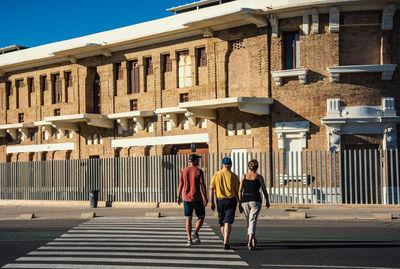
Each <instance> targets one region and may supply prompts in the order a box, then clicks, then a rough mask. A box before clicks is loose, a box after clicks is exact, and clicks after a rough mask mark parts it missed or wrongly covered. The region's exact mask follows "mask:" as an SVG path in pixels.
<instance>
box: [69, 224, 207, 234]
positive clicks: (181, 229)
mask: <svg viewBox="0 0 400 269" xmlns="http://www.w3.org/2000/svg"><path fill="white" fill-rule="evenodd" d="M99 228H101V229H102V230H136V231H148V230H151V231H159V230H160V231H181V232H183V233H184V232H186V229H185V228H182V227H181V226H180V227H179V228H178V227H177V228H171V227H141V226H140V227H130V226H129V227H128V226H127V227H121V226H101V225H99V226H96V227H92V226H79V227H75V228H74V230H91V229H99ZM204 231H213V230H212V229H211V228H204V227H202V228H201V230H200V233H203V232H204Z"/></svg>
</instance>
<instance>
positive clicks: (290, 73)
mask: <svg viewBox="0 0 400 269" xmlns="http://www.w3.org/2000/svg"><path fill="white" fill-rule="evenodd" d="M307 73H308V69H307V68H301V69H288V70H279V71H272V77H273V78H274V81H275V84H276V86H282V79H283V78H288V77H298V78H299V81H300V84H306V83H307Z"/></svg>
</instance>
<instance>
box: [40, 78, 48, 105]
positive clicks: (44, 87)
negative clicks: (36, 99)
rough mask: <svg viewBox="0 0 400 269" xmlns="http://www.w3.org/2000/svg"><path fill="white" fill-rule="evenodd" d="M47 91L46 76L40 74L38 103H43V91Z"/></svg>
mask: <svg viewBox="0 0 400 269" xmlns="http://www.w3.org/2000/svg"><path fill="white" fill-rule="evenodd" d="M45 91H47V79H46V76H40V105H41V106H43V105H44V92H45Z"/></svg>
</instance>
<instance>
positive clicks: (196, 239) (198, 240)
mask: <svg viewBox="0 0 400 269" xmlns="http://www.w3.org/2000/svg"><path fill="white" fill-rule="evenodd" d="M192 238H193V241H194V242H195V243H196V244H197V245H200V243H201V241H200V237H199V233H198V232H194V233H192Z"/></svg>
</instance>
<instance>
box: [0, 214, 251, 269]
mask: <svg viewBox="0 0 400 269" xmlns="http://www.w3.org/2000/svg"><path fill="white" fill-rule="evenodd" d="M184 227H185V219H183V218H163V219H143V218H125V219H112V218H101V219H100V218H99V219H95V220H91V221H88V222H86V223H83V224H81V225H79V226H77V227H75V228H73V229H72V230H70V231H68V232H67V233H65V234H63V235H61V236H60V237H59V238H56V239H55V240H54V241H52V242H48V243H47V244H46V245H45V246H41V247H39V248H38V249H37V250H35V251H31V252H29V253H28V254H27V256H24V257H20V258H18V259H16V260H15V262H13V263H9V264H7V265H5V266H4V267H2V268H76V269H81V268H88V269H91V268H96V269H114V268H115V269H116V268H131V269H134V268H143V269H151V268H176V267H179V268H188V269H189V268H207V269H211V268H214V267H218V268H244V267H248V264H247V263H246V262H245V261H243V260H242V259H241V257H240V256H239V255H237V254H236V253H235V251H234V250H224V249H222V241H221V240H220V239H219V237H218V236H217V235H216V234H215V233H214V232H213V230H212V229H211V227H210V226H208V225H207V224H206V223H205V224H204V226H203V228H202V230H201V231H200V239H201V242H202V244H201V245H193V246H186V232H185V228H184Z"/></svg>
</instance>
